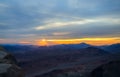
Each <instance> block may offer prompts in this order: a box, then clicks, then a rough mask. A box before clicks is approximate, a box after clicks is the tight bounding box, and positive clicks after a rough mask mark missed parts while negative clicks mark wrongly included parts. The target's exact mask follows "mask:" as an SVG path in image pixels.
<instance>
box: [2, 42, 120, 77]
mask: <svg viewBox="0 0 120 77" xmlns="http://www.w3.org/2000/svg"><path fill="white" fill-rule="evenodd" d="M1 45H2V46H3V47H4V48H5V49H6V50H7V51H8V52H10V53H12V54H13V55H14V56H15V57H16V59H17V60H18V62H19V64H20V66H21V67H22V68H23V69H24V70H25V71H26V74H27V76H28V77H46V76H43V75H44V74H46V73H49V72H51V71H54V70H59V69H63V70H65V69H66V70H67V69H68V68H71V69H72V70H71V71H68V72H73V70H77V71H81V68H84V67H85V69H83V70H84V72H86V71H90V69H92V68H94V67H95V66H97V65H100V64H102V63H105V62H107V61H110V60H113V59H120V57H119V55H118V53H119V54H120V44H119V43H118V44H112V45H104V46H93V45H89V44H86V43H80V44H67V45H65V44H62V45H54V46H34V45H19V44H12V45H11V44H4V45H3V44H1ZM112 53H114V54H112ZM116 54H117V55H116ZM114 56H117V57H114ZM81 66H82V67H81ZM66 70H65V71H66ZM84 72H83V73H84ZM47 77H49V76H47ZM52 77H56V76H52Z"/></svg>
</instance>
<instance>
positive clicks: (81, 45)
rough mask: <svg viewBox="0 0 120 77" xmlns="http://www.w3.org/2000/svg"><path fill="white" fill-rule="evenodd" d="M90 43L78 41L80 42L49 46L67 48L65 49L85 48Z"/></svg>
mask: <svg viewBox="0 0 120 77" xmlns="http://www.w3.org/2000/svg"><path fill="white" fill-rule="evenodd" d="M90 46H92V45H89V44H86V43H80V44H61V45H54V46H50V47H53V48H60V49H63V48H65V49H66V48H67V49H81V48H87V47H90Z"/></svg>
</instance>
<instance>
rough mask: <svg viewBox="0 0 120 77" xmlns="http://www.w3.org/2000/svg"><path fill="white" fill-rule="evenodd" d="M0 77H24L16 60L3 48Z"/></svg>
mask: <svg viewBox="0 0 120 77" xmlns="http://www.w3.org/2000/svg"><path fill="white" fill-rule="evenodd" d="M0 77H24V73H23V70H22V69H21V68H20V67H18V66H17V61H16V59H15V58H14V57H13V56H12V55H11V54H10V53H8V52H6V51H5V50H4V49H3V48H2V47H0Z"/></svg>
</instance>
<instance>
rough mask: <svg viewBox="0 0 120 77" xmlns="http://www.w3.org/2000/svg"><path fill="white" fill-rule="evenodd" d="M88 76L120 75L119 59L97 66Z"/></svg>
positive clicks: (107, 76) (114, 76) (118, 76)
mask: <svg viewBox="0 0 120 77" xmlns="http://www.w3.org/2000/svg"><path fill="white" fill-rule="evenodd" d="M90 77H120V61H111V62H109V63H107V64H103V65H101V66H99V67H97V68H96V69H94V70H93V71H92V72H91V76H90Z"/></svg>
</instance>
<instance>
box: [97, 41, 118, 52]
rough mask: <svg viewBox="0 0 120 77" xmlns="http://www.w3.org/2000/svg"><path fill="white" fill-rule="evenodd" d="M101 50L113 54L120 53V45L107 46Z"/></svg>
mask: <svg viewBox="0 0 120 77" xmlns="http://www.w3.org/2000/svg"><path fill="white" fill-rule="evenodd" d="M99 48H101V49H103V50H105V51H108V52H111V53H118V52H120V43H117V44H112V45H106V46H99Z"/></svg>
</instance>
